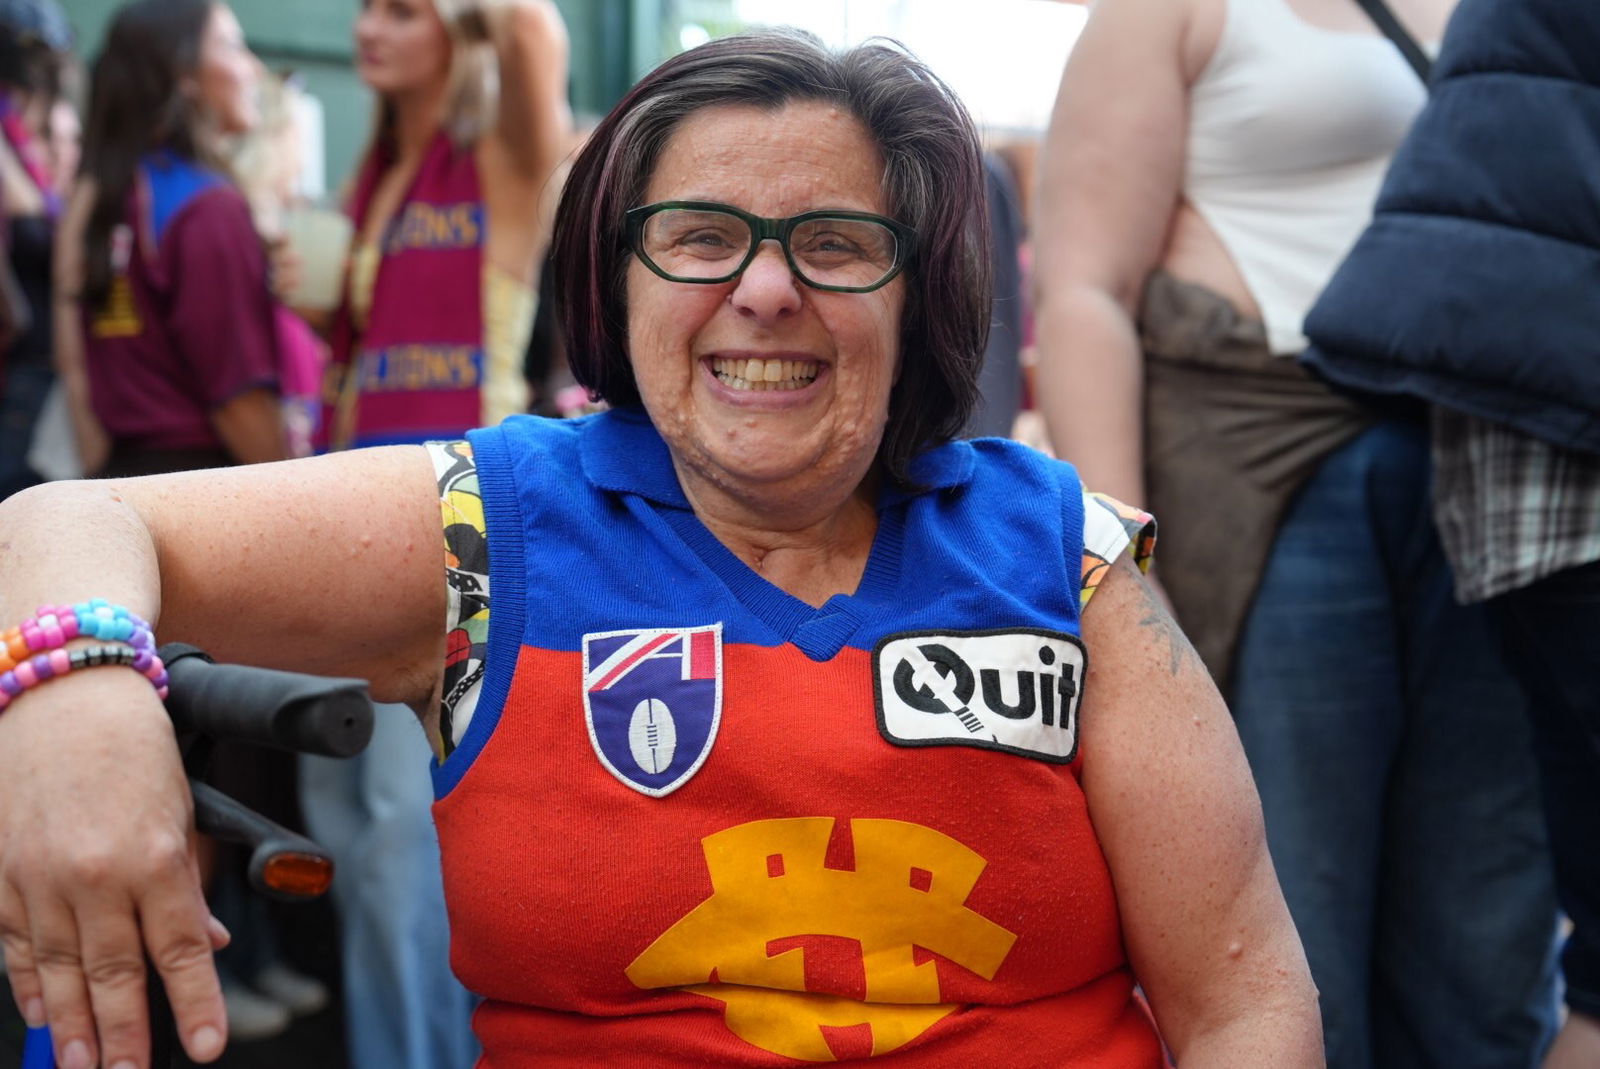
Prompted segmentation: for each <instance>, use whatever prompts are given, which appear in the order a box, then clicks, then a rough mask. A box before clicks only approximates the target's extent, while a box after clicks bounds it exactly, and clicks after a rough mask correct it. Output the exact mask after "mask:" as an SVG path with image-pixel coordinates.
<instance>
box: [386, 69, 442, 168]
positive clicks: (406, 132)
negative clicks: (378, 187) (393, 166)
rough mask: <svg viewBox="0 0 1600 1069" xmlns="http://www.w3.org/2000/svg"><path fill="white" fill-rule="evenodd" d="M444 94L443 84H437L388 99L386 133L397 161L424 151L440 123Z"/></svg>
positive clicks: (422, 154) (423, 153)
mask: <svg viewBox="0 0 1600 1069" xmlns="http://www.w3.org/2000/svg"><path fill="white" fill-rule="evenodd" d="M444 93H445V87H444V86H443V85H439V86H429V87H427V88H424V89H416V90H412V91H411V92H408V93H403V94H396V95H395V96H392V97H390V98H389V101H388V103H389V109H390V111H389V118H390V127H389V133H390V136H391V137H393V139H394V142H393V143H394V149H395V156H396V158H397V159H398V160H399V161H400V162H402V163H405V162H412V161H416V160H420V159H421V158H422V157H423V156H424V155H425V154H426V153H427V151H428V146H429V145H431V144H432V143H433V137H434V135H435V134H436V133H437V132H438V130H439V126H440V124H441V123H443V122H444Z"/></svg>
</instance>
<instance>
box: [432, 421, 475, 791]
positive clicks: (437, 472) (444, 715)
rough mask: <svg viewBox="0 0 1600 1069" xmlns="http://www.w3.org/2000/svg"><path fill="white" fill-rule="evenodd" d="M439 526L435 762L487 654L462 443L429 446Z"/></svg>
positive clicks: (457, 732)
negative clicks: (440, 637) (440, 651)
mask: <svg viewBox="0 0 1600 1069" xmlns="http://www.w3.org/2000/svg"><path fill="white" fill-rule="evenodd" d="M427 449H428V456H429V457H430V458H431V459H432V460H433V472H434V476H435V477H436V478H437V480H438V483H439V510H440V518H441V520H442V522H443V524H444V567H445V596H446V611H445V653H444V687H443V693H442V696H441V698H440V702H439V738H438V739H436V740H434V751H435V756H436V757H438V759H439V760H440V761H443V760H444V759H445V758H446V757H449V756H450V754H451V753H453V752H454V751H455V748H456V746H457V745H458V744H459V743H460V741H461V737H462V735H463V734H464V733H465V732H466V729H467V724H468V723H469V722H470V721H471V719H472V713H473V710H475V709H476V708H477V706H478V693H479V691H480V690H481V689H482V686H483V665H484V658H485V655H486V654H487V652H488V648H489V538H488V525H487V524H486V523H485V521H484V518H483V496H482V494H481V493H480V492H479V490H478V467H477V464H476V462H475V461H474V460H473V456H472V446H471V445H470V444H468V443H467V442H465V441H454V442H429V443H427Z"/></svg>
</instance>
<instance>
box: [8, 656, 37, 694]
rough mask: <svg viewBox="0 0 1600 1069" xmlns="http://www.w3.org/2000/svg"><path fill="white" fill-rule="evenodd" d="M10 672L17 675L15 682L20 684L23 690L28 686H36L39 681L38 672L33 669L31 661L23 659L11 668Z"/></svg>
mask: <svg viewBox="0 0 1600 1069" xmlns="http://www.w3.org/2000/svg"><path fill="white" fill-rule="evenodd" d="M11 672H12V674H13V675H15V676H16V677H17V682H18V683H21V684H22V689H23V690H27V689H28V688H29V687H36V686H38V685H39V683H40V680H39V674H38V673H37V672H35V671H34V670H33V662H32V661H23V662H22V663H21V664H19V665H17V666H16V667H15V668H13V669H12V670H11Z"/></svg>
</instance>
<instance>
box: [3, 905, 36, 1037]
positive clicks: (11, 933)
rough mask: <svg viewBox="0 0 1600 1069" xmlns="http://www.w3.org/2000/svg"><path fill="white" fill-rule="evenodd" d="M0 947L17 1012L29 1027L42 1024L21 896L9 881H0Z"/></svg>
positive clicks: (29, 937) (31, 948)
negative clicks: (2, 951)
mask: <svg viewBox="0 0 1600 1069" xmlns="http://www.w3.org/2000/svg"><path fill="white" fill-rule="evenodd" d="M0 949H3V950H4V952H5V961H6V977H7V979H9V980H10V982H11V997H12V998H13V999H15V1000H16V1003H17V1012H19V1013H21V1014H22V1019H23V1020H24V1021H25V1022H27V1025H28V1027H29V1028H43V1027H44V1024H45V1013H44V990H43V988H41V987H40V986H39V973H38V971H37V970H36V969H35V968H34V965H33V940H32V936H31V933H30V931H29V927H28V917H27V913H26V912H25V911H24V910H23V908H22V898H21V896H20V895H18V894H17V891H16V888H14V887H12V886H11V884H10V883H8V882H6V881H3V880H0Z"/></svg>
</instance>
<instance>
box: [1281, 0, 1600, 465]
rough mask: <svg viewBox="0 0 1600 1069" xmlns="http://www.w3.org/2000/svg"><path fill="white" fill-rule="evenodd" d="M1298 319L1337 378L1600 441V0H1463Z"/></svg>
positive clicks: (1314, 353)
mask: <svg viewBox="0 0 1600 1069" xmlns="http://www.w3.org/2000/svg"><path fill="white" fill-rule="evenodd" d="M1305 329H1306V333H1307V335H1308V336H1309V337H1310V338H1311V341H1312V347H1311V349H1309V350H1308V351H1307V352H1306V353H1305V354H1304V356H1303V357H1302V359H1303V360H1304V361H1305V362H1306V363H1307V364H1308V365H1309V366H1310V367H1312V368H1313V369H1314V370H1315V371H1317V372H1318V373H1319V374H1321V375H1322V376H1323V377H1325V378H1326V379H1328V380H1329V381H1330V382H1332V383H1334V384H1335V385H1337V386H1341V387H1345V388H1348V389H1352V390H1355V391H1358V392H1364V393H1369V394H1375V395H1380V396H1387V397H1388V398H1390V399H1391V400H1392V399H1395V398H1397V397H1409V398H1414V399H1420V400H1423V401H1428V402H1432V403H1435V404H1439V405H1444V406H1447V407H1451V408H1456V409H1460V410H1463V411H1466V412H1470V413H1473V414H1475V415H1478V416H1482V417H1485V418H1487V419H1492V420H1495V421H1498V422H1501V423H1506V424H1510V425H1511V426H1514V427H1517V428H1519V429H1520V430H1522V431H1524V432H1526V433H1528V434H1532V435H1534V436H1536V437H1539V438H1543V439H1545V440H1547V441H1549V442H1552V443H1554V444H1556V445H1562V446H1568V447H1571V448H1575V449H1582V450H1585V451H1588V452H1594V453H1600V0H1462V2H1461V4H1460V6H1459V7H1458V8H1457V9H1456V14H1455V17H1454V18H1453V19H1452V20H1451V23H1450V28H1449V30H1448V32H1447V33H1446V35H1445V40H1444V46H1443V48H1442V50H1441V52H1440V55H1439V59H1438V62H1437V64H1436V65H1435V68H1434V87H1433V92H1432V95H1431V97H1430V98H1429V101H1428V105H1427V107H1426V108H1425V109H1424V110H1423V112H1422V114H1421V115H1420V116H1419V117H1418V119H1417V122H1416V125H1415V126H1414V127H1413V128H1412V130H1411V133H1410V135H1409V136H1408V137H1407V139H1406V141H1405V143H1404V144H1403V145H1402V146H1401V149H1400V151H1399V153H1398V154H1396V156H1395V159H1394V162H1393V164H1392V165H1391V167H1390V169H1389V174H1388V177H1387V178H1386V179H1385V181H1384V185H1383V191H1382V193H1381V194H1380V195H1379V197H1378V204H1377V213H1376V216H1375V218H1374V219H1373V222H1372V224H1371V225H1370V226H1369V227H1368V228H1367V230H1366V232H1365V233H1364V234H1363V235H1362V236H1361V238H1360V240H1359V241H1358V242H1357V243H1356V245H1355V248H1354V249H1353V250H1352V251H1351V253H1350V255H1349V257H1348V258H1347V259H1346V260H1345V262H1344V264H1343V265H1342V266H1341V267H1340V268H1339V270H1338V272H1337V273H1336V274H1335V275H1334V276H1333V279H1332V280H1331V281H1330V282H1329V283H1328V286H1327V288H1326V289H1325V290H1324V291H1323V294H1322V297H1321V298H1320V299H1319V300H1318V302H1317V304H1316V306H1315V307H1314V308H1313V309H1312V311H1311V314H1310V315H1309V316H1308V317H1307V319H1306V328H1305Z"/></svg>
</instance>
